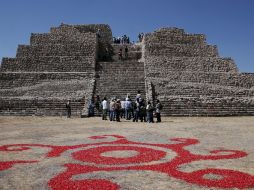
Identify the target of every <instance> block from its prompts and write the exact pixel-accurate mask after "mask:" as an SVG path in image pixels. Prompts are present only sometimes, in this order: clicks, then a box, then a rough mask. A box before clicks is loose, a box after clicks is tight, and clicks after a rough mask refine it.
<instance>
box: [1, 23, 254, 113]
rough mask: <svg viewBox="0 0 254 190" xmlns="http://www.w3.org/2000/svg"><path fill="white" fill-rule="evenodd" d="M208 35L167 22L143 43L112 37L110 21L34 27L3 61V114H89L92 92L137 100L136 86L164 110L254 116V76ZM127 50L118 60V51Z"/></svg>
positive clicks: (146, 35) (168, 111)
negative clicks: (68, 107)
mask: <svg viewBox="0 0 254 190" xmlns="http://www.w3.org/2000/svg"><path fill="white" fill-rule="evenodd" d="M205 38H206V37H205V36H204V35H203V34H188V33H185V32H184V30H182V29H178V28H161V29H159V30H157V31H155V32H152V33H147V34H144V36H143V38H142V41H140V42H138V43H131V44H130V43H117V44H115V43H113V37H112V32H111V29H110V27H109V26H108V25H105V24H90V25H67V24H61V25H60V26H58V27H52V28H51V29H50V32H49V33H42V34H40V33H39V34H36V33H32V34H31V37H30V45H19V46H18V48H17V53H16V57H15V58H3V60H2V63H1V67H0V115H2V116H3V115H13V116H20V115H24V116H27V115H36V116H64V115H66V105H65V104H66V102H67V101H68V100H70V102H71V107H72V115H75V116H81V115H86V114H87V107H88V103H89V102H90V101H91V100H92V99H93V97H97V96H99V97H101V99H102V98H103V97H107V98H108V99H110V98H112V97H116V98H117V99H124V98H126V95H127V94H129V95H130V97H131V98H132V99H135V96H136V94H137V91H138V90H139V91H141V95H142V97H143V98H144V99H145V100H146V101H148V100H150V101H151V102H152V103H155V102H156V99H159V100H160V101H161V103H162V105H163V110H162V112H161V114H162V115H164V116H232V115H236V116H242V115H254V98H253V97H254V96H253V95H254V74H253V73H241V72H239V70H238V69H237V66H236V64H235V63H234V61H233V60H232V59H231V58H223V57H220V56H219V54H218V50H217V46H214V45H209V44H207V43H206V39H205ZM126 48H127V49H128V55H125V56H124V55H123V57H121V58H119V52H120V51H121V50H122V51H124V50H125V49H126Z"/></svg>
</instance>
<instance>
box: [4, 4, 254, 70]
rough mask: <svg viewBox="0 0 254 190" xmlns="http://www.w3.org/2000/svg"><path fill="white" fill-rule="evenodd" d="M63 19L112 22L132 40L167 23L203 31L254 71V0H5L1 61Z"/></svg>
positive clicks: (223, 51)
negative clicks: (31, 37) (19, 46)
mask: <svg viewBox="0 0 254 190" xmlns="http://www.w3.org/2000/svg"><path fill="white" fill-rule="evenodd" d="M60 23H65V24H109V25H110V27H111V29H112V32H113V36H122V35H124V34H126V35H128V36H130V38H131V41H134V40H137V35H138V33H140V32H144V33H148V32H153V31H155V30H157V29H159V28H162V27H178V28H182V29H184V30H185V32H187V33H203V34H205V35H206V38H207V42H208V44H211V45H217V46H218V50H219V54H220V56H221V57H231V58H233V59H234V61H235V63H236V64H237V66H238V68H239V70H240V71H241V72H252V73H254V0H1V1H0V59H2V57H15V54H16V49H17V46H18V44H29V39H30V34H31V33H45V32H49V29H50V27H52V26H59V25H60Z"/></svg>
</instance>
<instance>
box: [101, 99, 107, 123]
mask: <svg viewBox="0 0 254 190" xmlns="http://www.w3.org/2000/svg"><path fill="white" fill-rule="evenodd" d="M107 113H108V102H107V98H106V97H104V98H103V101H102V120H107Z"/></svg>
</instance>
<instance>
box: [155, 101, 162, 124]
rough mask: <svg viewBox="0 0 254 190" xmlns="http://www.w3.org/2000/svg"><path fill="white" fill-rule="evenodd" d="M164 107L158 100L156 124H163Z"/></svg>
mask: <svg viewBox="0 0 254 190" xmlns="http://www.w3.org/2000/svg"><path fill="white" fill-rule="evenodd" d="M162 108H163V106H162V104H161V103H160V100H156V106H155V113H156V118H157V121H156V123H159V122H161V110H162Z"/></svg>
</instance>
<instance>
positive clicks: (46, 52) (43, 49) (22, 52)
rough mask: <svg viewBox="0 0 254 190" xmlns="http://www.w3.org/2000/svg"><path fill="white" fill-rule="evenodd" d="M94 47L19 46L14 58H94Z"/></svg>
mask: <svg viewBox="0 0 254 190" xmlns="http://www.w3.org/2000/svg"><path fill="white" fill-rule="evenodd" d="M95 48H96V47H91V46H77V45H48V46H47V45H44V46H30V45H19V46H18V49H17V54H16V57H33V56H53V55H54V56H91V55H94V56H95V50H96V49H95Z"/></svg>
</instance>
